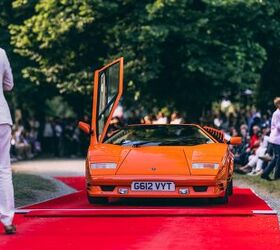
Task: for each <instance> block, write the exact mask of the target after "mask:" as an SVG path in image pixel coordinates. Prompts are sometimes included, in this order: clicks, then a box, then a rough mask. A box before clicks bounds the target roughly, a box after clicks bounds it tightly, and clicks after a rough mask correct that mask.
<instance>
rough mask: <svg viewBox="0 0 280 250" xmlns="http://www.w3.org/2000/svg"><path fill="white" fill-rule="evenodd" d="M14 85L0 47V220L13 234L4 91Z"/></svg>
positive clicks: (9, 123) (8, 119) (8, 116)
mask: <svg viewBox="0 0 280 250" xmlns="http://www.w3.org/2000/svg"><path fill="white" fill-rule="evenodd" d="M13 86H14V82H13V75H12V70H11V67H10V63H9V60H8V58H7V55H6V52H5V51H4V50H3V49H1V48H0V221H1V223H2V224H3V225H4V229H5V232H6V234H14V233H15V232H16V228H15V226H14V225H13V217H14V207H15V205H14V189H13V183H12V169H11V159H10V147H11V134H12V118H11V114H10V110H9V106H8V104H7V102H6V99H5V96H4V91H11V90H12V88H13Z"/></svg>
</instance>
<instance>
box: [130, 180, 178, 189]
mask: <svg viewBox="0 0 280 250" xmlns="http://www.w3.org/2000/svg"><path fill="white" fill-rule="evenodd" d="M131 190H132V191H166V192H171V191H175V184H174V182H169V181H167V182H161V181H134V182H132V184H131Z"/></svg>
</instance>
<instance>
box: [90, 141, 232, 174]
mask: <svg viewBox="0 0 280 250" xmlns="http://www.w3.org/2000/svg"><path fill="white" fill-rule="evenodd" d="M226 152H227V145H226V144H219V143H213V144H203V145H198V146H185V147H184V146H142V147H138V148H133V147H124V146H116V145H110V144H102V145H100V146H97V147H95V148H94V149H93V150H92V153H91V155H90V161H94V162H116V163H117V164H118V166H117V169H116V170H115V171H114V173H115V174H117V175H215V174H217V172H218V170H214V169H206V170H205V169H197V170H194V169H192V168H191V165H192V163H193V162H213V163H221V161H222V160H223V159H224V156H225V155H226ZM102 173H104V172H103V171H102ZM111 174H112V172H111Z"/></svg>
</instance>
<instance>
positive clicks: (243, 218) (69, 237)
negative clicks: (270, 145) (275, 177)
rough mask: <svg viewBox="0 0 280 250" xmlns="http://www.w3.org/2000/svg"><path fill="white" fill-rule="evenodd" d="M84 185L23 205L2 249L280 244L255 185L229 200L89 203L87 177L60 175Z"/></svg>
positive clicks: (3, 239)
mask: <svg viewBox="0 0 280 250" xmlns="http://www.w3.org/2000/svg"><path fill="white" fill-rule="evenodd" d="M58 179H59V180H61V181H63V182H64V183H66V184H68V185H70V186H72V187H74V188H76V189H77V190H80V191H78V192H76V193H74V194H70V195H67V196H63V197H60V198H57V199H53V200H50V201H47V202H43V203H40V204H36V205H32V206H27V207H24V208H22V209H21V210H19V212H21V213H22V214H17V215H16V217H15V222H16V224H17V225H18V234H17V235H15V236H5V235H0V249H1V250H2V249H3V250H18V249H20V250H25V249H26V250H29V249H31V250H33V249H35V250H36V249H40V250H44V249H48V250H49V249H63V250H64V249H71V250H72V249H79V250H82V249H95V250H96V249H141V250H142V249H147V250H150V249H161V250H164V249H199V250H200V249H220V248H223V249H234V250H236V249H238V250H241V249H249V250H251V249H262V250H263V249H272V250H274V249H280V231H279V226H278V219H277V216H276V215H274V214H273V211H272V210H271V209H270V208H269V206H267V204H266V203H265V202H264V201H263V200H261V199H260V198H259V197H257V196H256V195H255V194H254V193H253V192H252V191H251V190H250V189H239V188H235V189H234V195H233V196H232V197H231V198H230V201H229V204H227V205H211V204H209V203H207V202H205V201H203V200H201V201H196V200H189V201H188V200H187V201H184V200H159V199H157V200H155V199H153V200H143V199H135V200H113V201H112V202H111V203H110V204H109V205H106V206H101V205H99V206H97V205H90V204H88V202H87V200H86V194H85V192H84V190H83V189H84V187H85V183H84V178H82V177H81V178H58Z"/></svg>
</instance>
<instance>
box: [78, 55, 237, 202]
mask: <svg viewBox="0 0 280 250" xmlns="http://www.w3.org/2000/svg"><path fill="white" fill-rule="evenodd" d="M122 92H123V58H119V59H118V60H116V61H114V62H112V63H110V64H108V65H106V66H105V67H103V68H101V69H99V70H96V71H95V74H94V88H93V105H92V119H91V124H87V123H84V122H79V127H80V129H81V130H83V131H84V132H85V133H87V134H89V135H90V145H89V148H88V153H87V158H86V182H87V196H88V200H89V202H90V203H106V202H108V200H109V198H122V197H125V198H137V197H138V198H182V199H190V198H210V199H212V200H213V201H215V202H216V203H227V202H228V196H229V195H231V194H232V192H233V187H232V186H233V185H232V177H233V154H232V153H231V151H230V144H232V145H235V144H239V143H240V140H241V139H240V138H239V137H232V138H230V139H228V140H226V139H225V136H224V133H223V132H222V131H219V130H216V129H214V128H210V127H201V126H199V125H196V124H182V125H129V126H126V127H124V128H121V129H119V130H118V131H115V132H114V133H111V132H110V133H108V131H109V130H110V121H111V119H112V116H113V113H114V111H115V109H116V108H117V106H118V104H119V101H120V98H121V96H122Z"/></svg>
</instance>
